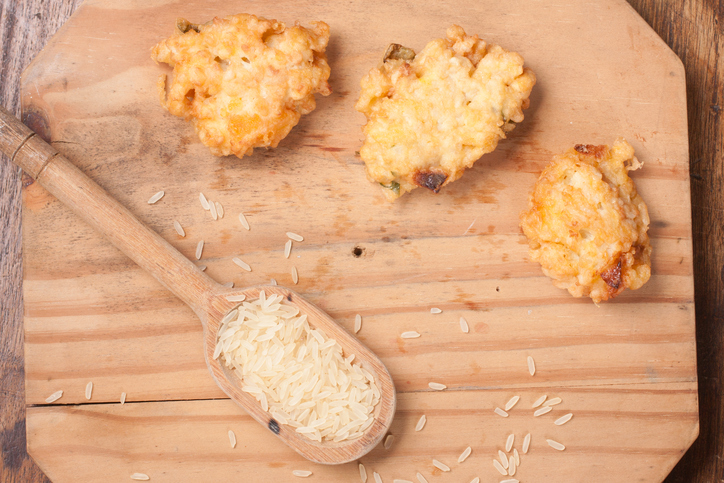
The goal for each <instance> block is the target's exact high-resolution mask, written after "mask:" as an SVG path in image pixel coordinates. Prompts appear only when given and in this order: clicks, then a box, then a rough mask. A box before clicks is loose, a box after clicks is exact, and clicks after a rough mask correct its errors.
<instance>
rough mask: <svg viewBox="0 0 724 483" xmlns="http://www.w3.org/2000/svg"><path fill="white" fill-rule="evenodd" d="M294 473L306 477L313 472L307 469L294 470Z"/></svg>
mask: <svg viewBox="0 0 724 483" xmlns="http://www.w3.org/2000/svg"><path fill="white" fill-rule="evenodd" d="M292 474H293V475H294V476H298V477H299V478H306V477H308V476H312V472H311V471H307V470H294V471H292Z"/></svg>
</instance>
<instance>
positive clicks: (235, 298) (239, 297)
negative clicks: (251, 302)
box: [226, 294, 246, 302]
mask: <svg viewBox="0 0 724 483" xmlns="http://www.w3.org/2000/svg"><path fill="white" fill-rule="evenodd" d="M226 300H228V301H229V302H243V301H244V300H246V295H244V294H241V295H229V296H228V297H226Z"/></svg>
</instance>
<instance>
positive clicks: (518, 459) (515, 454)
mask: <svg viewBox="0 0 724 483" xmlns="http://www.w3.org/2000/svg"><path fill="white" fill-rule="evenodd" d="M513 456H515V466H520V453H518V450H517V449H514V450H513Z"/></svg>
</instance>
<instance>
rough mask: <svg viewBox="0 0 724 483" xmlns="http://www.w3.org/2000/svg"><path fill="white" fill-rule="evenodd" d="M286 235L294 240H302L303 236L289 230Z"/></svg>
mask: <svg viewBox="0 0 724 483" xmlns="http://www.w3.org/2000/svg"><path fill="white" fill-rule="evenodd" d="M287 236H288V237H289V238H291V239H292V240H294V241H298V242H300V241H304V237H303V236H302V235H297V234H296V233H292V232H291V231H288V232H287Z"/></svg>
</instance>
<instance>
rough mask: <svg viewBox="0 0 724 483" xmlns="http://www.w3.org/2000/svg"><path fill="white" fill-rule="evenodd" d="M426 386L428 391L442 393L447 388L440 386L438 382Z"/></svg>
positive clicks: (443, 385)
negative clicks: (432, 390) (428, 388)
mask: <svg viewBox="0 0 724 483" xmlns="http://www.w3.org/2000/svg"><path fill="white" fill-rule="evenodd" d="M428 386H429V387H430V389H434V390H436V391H442V390H444V389H447V386H446V385H445V384H440V383H439V382H430V383H428Z"/></svg>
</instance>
